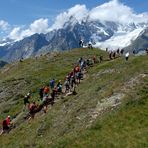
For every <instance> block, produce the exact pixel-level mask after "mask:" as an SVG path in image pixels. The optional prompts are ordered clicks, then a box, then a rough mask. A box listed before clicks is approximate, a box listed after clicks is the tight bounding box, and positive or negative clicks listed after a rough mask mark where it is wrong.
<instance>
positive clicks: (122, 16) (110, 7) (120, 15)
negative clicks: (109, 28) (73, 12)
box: [89, 0, 148, 24]
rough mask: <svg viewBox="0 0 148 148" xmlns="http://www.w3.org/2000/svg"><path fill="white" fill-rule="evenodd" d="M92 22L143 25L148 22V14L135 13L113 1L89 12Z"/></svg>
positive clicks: (116, 0)
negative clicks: (142, 23)
mask: <svg viewBox="0 0 148 148" xmlns="http://www.w3.org/2000/svg"><path fill="white" fill-rule="evenodd" d="M89 18H90V20H101V21H114V22H119V23H125V24H127V23H132V22H134V23H141V22H148V14H147V13H142V14H136V13H134V11H133V10H132V9H131V8H130V7H128V6H126V5H124V4H122V3H120V2H119V1H118V0H112V1H110V2H108V3H104V4H102V5H100V6H98V7H96V8H93V9H92V10H91V11H90V12H89Z"/></svg>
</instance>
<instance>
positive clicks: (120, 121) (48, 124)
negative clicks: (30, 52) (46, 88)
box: [0, 49, 148, 147]
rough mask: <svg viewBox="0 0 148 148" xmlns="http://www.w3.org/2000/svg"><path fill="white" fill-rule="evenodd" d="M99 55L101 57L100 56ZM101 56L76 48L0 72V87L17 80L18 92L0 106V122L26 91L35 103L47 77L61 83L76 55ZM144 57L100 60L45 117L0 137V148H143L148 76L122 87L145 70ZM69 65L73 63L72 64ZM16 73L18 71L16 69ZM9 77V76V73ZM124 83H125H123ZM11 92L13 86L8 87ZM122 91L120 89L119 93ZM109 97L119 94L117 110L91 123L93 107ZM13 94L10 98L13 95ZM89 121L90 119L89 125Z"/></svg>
mask: <svg viewBox="0 0 148 148" xmlns="http://www.w3.org/2000/svg"><path fill="white" fill-rule="evenodd" d="M100 52H101V53H100ZM94 54H97V55H100V54H104V56H106V55H105V53H104V52H102V51H98V50H93V51H91V50H88V49H76V50H73V51H72V52H67V53H64V54H59V55H58V56H57V57H55V58H49V57H42V58H40V59H39V60H32V59H28V60H26V61H25V62H22V63H19V64H17V66H15V67H14V66H13V67H12V66H11V65H8V66H10V67H12V68H11V69H10V70H9V71H7V72H6V73H7V74H6V73H1V74H0V77H3V79H2V80H1V81H0V86H3V85H5V87H9V86H7V85H8V82H9V85H10V84H14V83H12V82H13V80H14V78H15V80H18V81H22V79H21V80H19V79H20V78H23V80H25V82H24V83H25V85H23V84H24V83H23V82H22V85H23V88H22V87H20V88H19V92H21V93H19V94H18V95H17V97H14V99H11V101H10V99H9V97H8V98H6V100H8V102H7V104H11V103H13V102H15V104H13V105H11V107H8V108H7V110H5V106H6V104H5V103H1V104H0V105H1V106H0V107H1V108H0V111H1V115H0V116H1V118H2V117H4V116H6V115H7V114H8V113H9V114H14V113H17V112H21V111H22V109H21V107H22V104H23V102H22V98H21V96H22V95H23V94H24V93H25V92H27V91H28V90H30V89H31V91H32V92H33V99H35V100H37V96H38V95H37V90H38V88H39V87H40V86H42V85H43V84H45V83H47V82H48V81H49V79H50V78H53V77H54V78H56V79H62V80H63V78H64V76H65V75H66V73H67V72H69V71H70V70H71V68H72V67H73V64H74V63H75V61H76V60H77V59H78V58H79V57H80V56H84V57H92V56H93V55H94ZM146 59H147V57H146V56H141V57H132V58H130V61H129V62H128V63H126V62H125V61H124V60H123V59H122V58H120V59H116V60H115V61H111V62H110V61H105V62H103V63H102V64H98V65H96V66H94V67H92V68H90V69H89V70H88V74H87V77H86V79H85V80H84V81H83V82H82V83H81V84H80V85H79V87H78V88H77V92H78V94H77V95H76V96H69V97H67V98H65V99H59V100H58V101H57V102H56V104H55V105H54V106H53V107H52V108H50V107H49V111H48V113H47V114H46V115H44V114H41V113H39V114H38V115H37V116H36V118H35V119H34V120H33V121H31V122H29V123H28V121H25V122H23V123H22V124H21V125H20V126H18V127H17V128H16V129H14V130H12V131H11V132H10V134H9V135H5V136H1V137H0V145H1V146H2V147H90V146H92V147H98V146H102V147H140V146H141V147H144V146H147V144H148V143H147V139H148V135H147V131H148V129H147V127H148V126H147V125H148V121H147V120H146V119H147V116H148V111H147V108H146V107H147V105H148V101H147V98H148V96H147V94H148V92H147V90H148V89H147V88H148V78H147V76H146V77H144V78H140V82H138V83H137V85H136V84H135V85H132V87H130V86H128V85H127V84H128V82H130V81H131V79H132V78H134V77H136V76H138V75H139V74H144V73H147V72H148V62H147V60H146ZM72 63H73V64H72ZM18 69H19V70H18ZM10 74H11V75H10ZM4 75H5V77H4ZM129 84H130V83H129ZM14 88H17V85H14ZM124 88H126V89H124ZM114 93H124V94H125V97H124V100H123V101H122V102H123V103H122V105H121V107H120V108H116V109H115V110H113V111H112V112H109V113H108V112H107V111H105V112H106V113H104V114H103V115H101V116H98V117H97V118H96V120H92V112H93V111H95V108H96V104H97V103H98V101H99V100H103V99H105V98H107V97H109V96H112V95H113V94H114ZM13 96H15V95H13ZM109 110H110V109H109ZM90 121H93V123H92V124H90Z"/></svg>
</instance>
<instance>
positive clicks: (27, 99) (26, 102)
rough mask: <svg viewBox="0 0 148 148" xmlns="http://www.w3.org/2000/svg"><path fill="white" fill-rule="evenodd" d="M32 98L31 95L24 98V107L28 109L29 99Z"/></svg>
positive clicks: (28, 94)
mask: <svg viewBox="0 0 148 148" xmlns="http://www.w3.org/2000/svg"><path fill="white" fill-rule="evenodd" d="M30 98H31V94H30V93H27V95H25V97H24V107H26V104H30V101H29V99H30Z"/></svg>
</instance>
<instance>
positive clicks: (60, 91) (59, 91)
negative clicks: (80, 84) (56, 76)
mask: <svg viewBox="0 0 148 148" xmlns="http://www.w3.org/2000/svg"><path fill="white" fill-rule="evenodd" d="M57 92H58V93H62V83H61V80H59V82H58V84H57Z"/></svg>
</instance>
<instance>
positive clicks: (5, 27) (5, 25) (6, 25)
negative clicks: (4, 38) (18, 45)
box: [0, 20, 9, 31]
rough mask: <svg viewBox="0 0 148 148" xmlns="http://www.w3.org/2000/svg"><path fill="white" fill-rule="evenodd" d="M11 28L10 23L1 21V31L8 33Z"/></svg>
mask: <svg viewBox="0 0 148 148" xmlns="http://www.w3.org/2000/svg"><path fill="white" fill-rule="evenodd" d="M8 27H9V24H8V22H6V21H4V20H0V29H1V30H3V31H6V30H7V29H8Z"/></svg>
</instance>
